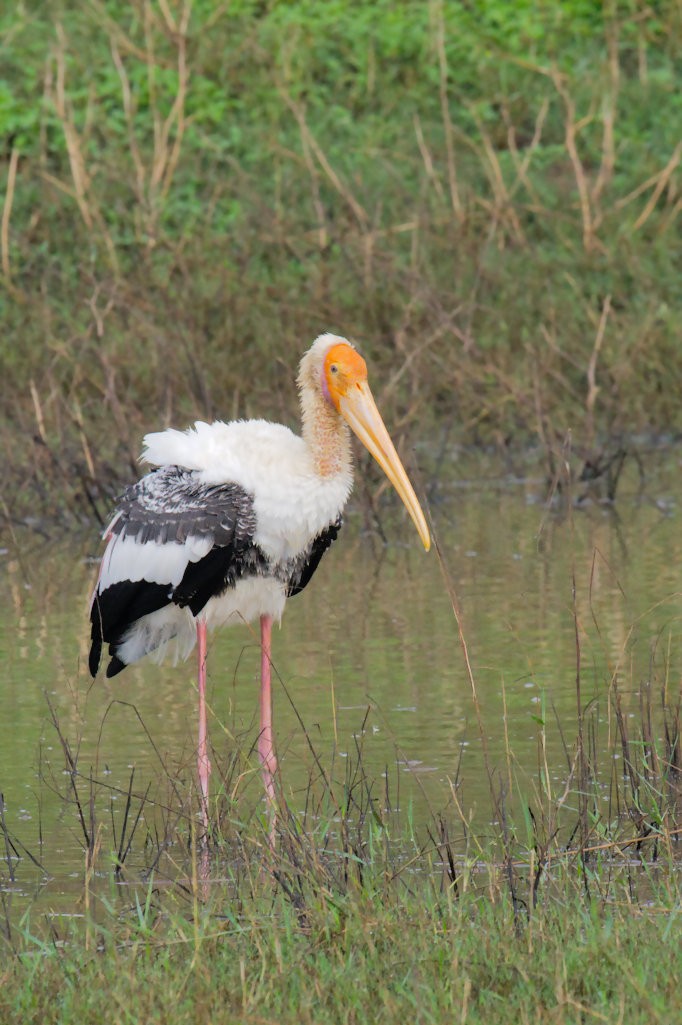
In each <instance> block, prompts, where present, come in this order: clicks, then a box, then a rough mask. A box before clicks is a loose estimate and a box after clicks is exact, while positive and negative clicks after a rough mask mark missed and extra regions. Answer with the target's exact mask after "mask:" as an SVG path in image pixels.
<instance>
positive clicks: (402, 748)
mask: <svg viewBox="0 0 682 1025" xmlns="http://www.w3.org/2000/svg"><path fill="white" fill-rule="evenodd" d="M679 467H680V454H679V452H672V453H668V454H666V455H663V456H657V457H656V459H655V461H654V460H653V459H652V461H651V463H650V465H648V467H647V472H648V479H647V483H646V490H645V491H644V492H643V493H640V491H639V490H638V483H639V480H638V475H637V473H636V472H632V470H631V471H630V473H629V474H628V475H626V480H625V483H624V485H623V487H622V489H621V491H620V493H619V496H618V503H617V506H616V509H615V510H613V509H611V508H609V507H606V506H603V505H600V504H598V503H596V502H591V501H587V502H584V503H582V504H581V505H580V506H579V507H577V506H576V505H575V504H574V503H573V504H571V505H569V506H568V507H566V506H564V507H562V506H560V505H556V506H547V504H546V503H545V497H546V495H545V487H544V484H543V482H542V481H541V480H540V479H538V478H532V477H512V476H500V475H499V474H496V473H495V471H494V470H493V469H491V468H490V467H489V466H488V465H487V464H486V463H485V462H484V461H482V460H481V461H479V462H477V463H476V464H474V465H473V466H467V465H464V464H463V463H462V462H461V461H460V462H459V463H454V464H453V465H452V467H451V473H452V480H451V482H450V483H449V484H447V483H444V484H441V486H440V487H439V489H438V491H437V493H435V494H434V496H433V502H432V511H433V517H434V522H435V525H436V530H437V535H438V543H439V548H440V551H441V553H442V556H443V562H444V565H445V568H446V572H447V575H448V576H449V578H450V580H451V582H452V586H453V587H454V589H455V592H456V597H457V600H458V602H459V606H460V608H461V623H462V630H463V635H464V638H465V640H466V645H467V649H468V656H469V659H470V664H471V671H472V677H473V682H474V686H475V689H476V695H477V698H478V701H479V703H480V716H481V723H482V732H483V736H484V738H485V746H486V747H487V750H488V759H489V763H490V766H491V767H492V769H493V771H494V774H495V777H496V778H497V779H500V780H506V779H509V780H510V783H511V789H512V790H513V791H514V792H515V793H517V794H520V795H521V797H522V796H523V793H524V788H528V789H530V788H532V786H533V785H534V782H533V781H534V780H535V778H536V776H537V770H538V765H539V762H542V763H544V761H545V759H546V763H547V768H548V770H549V774H550V777H551V779H552V780H553V781H554V784H555V785H556V786H557V787H560V786H561V785H562V781H563V780H565V779H566V776H567V773H568V765H569V763H570V758H571V752H572V750H573V744H574V740H575V736H576V676H577V668H578V653H579V661H580V687H581V698H582V704H583V707H585V706H586V705H587V704H588V702H591V701H594V702H597V705H596V707H597V709H598V715H597V718H596V722H597V724H598V726H599V728H598V732H597V736H596V739H595V743H596V745H597V746H599V745H601V746H602V747H603V750H604V752H605V753H606V756H605V759H604V764H603V766H602V771H603V772H604V779H605V798H604V799H605V800H607V799H608V793H607V791H608V786H607V783H608V777H609V774H610V772H611V768H612V766H611V759H612V758H614V757H615V758H618V757H619V755H618V751H617V745H614V743H613V741H614V738H613V736H612V729H613V724H612V719H611V718H610V717H609V701H608V695H609V682H610V681H611V680H612V679H613V678H614V677H615V678H616V679H617V680H618V683H619V686H620V688H621V691H622V693H623V695H624V698H625V701H626V714H627V715H629V716H631V717H635V718H636V716H637V715H638V708H639V703H638V702H639V698H638V692H639V687H640V685H641V683H642V681H644V680H647V679H652V680H653V681H654V684H655V687H659V686H663V685H665V686H668V687H669V688H673V689H674V688H677V689H678V690H679V681H680V675H681V672H680V670H681V669H682V649H681V645H680V640H681V638H682V625H681V618H680V617H681V612H682V600H681V596H680V593H679V592H680V589H681V588H680V570H679V567H680V565H681V564H682V559H681V549H682V530H681V529H680V527H681V522H680V520H681V517H682V513H681V511H680V510H681V508H682V487H681V485H680V473H679ZM405 519H406V518H404V517H402V516H401V514H400V512H399V510H398V508H397V502H396V501H391V502H390V503H387V512H386V517H385V520H384V521H383V523H382V529H383V531H384V533H385V535H386V536H387V537H388V538H389V539H390V543H389V544H388V545H387V546H384V545H382V544H381V543H380V540H379V538H378V535H377V534H376V533H374V534H371V533H368V532H366V531H364V530H363V529H362V528H363V519H362V517H361V516H360V514H359V513H358V512H353V510H351V512H350V513H349V515H348V516H347V521H346V526H345V527H344V530H343V532H342V534H341V536H340V538H339V541H338V542H337V543H336V544H335V546H334V547H333V548H332V550H331V551H330V553H329V554H328V555H327V556H326V557H325V559H324V560H323V562H322V564H321V567H320V569H319V571H318V573H317V575H316V576H315V578H314V580H313V582H312V583H311V584H310V586H309V587H308V588H307V589H306V590H305V591H304V592H303V593H302V594H301V595H300V596H297V597H296V598H294V599H292V600H291V601H290V602H289V604H288V607H287V610H286V613H285V616H284V620H283V623H282V629H281V630H280V631H277V630H276V631H275V634H274V646H273V658H274V665H275V669H276V673H277V675H278V677H279V680H278V682H276V683H275V684H274V696H275V697H274V700H275V725H276V737H277V747H278V752H279V759H280V768H281V773H282V781H283V787H284V792H285V794H286V796H287V798H288V800H289V802H290V804H291V806H292V807H293V808H299V807H301V806H302V805H303V803H304V802H305V799H306V793H307V786H308V781H309V779H310V777H311V775H312V776H314V775H315V774H316V772H317V766H316V759H319V764H320V765H321V766H322V768H323V769H324V771H325V772H326V773H328V774H331V775H332V776H334V777H335V778H340V779H343V775H344V760H348V759H352V760H355V759H357V757H358V751H361V759H362V764H363V767H364V771H365V772H366V773H367V774H368V775H369V776H371V777H374V778H375V779H376V780H377V781H378V782H377V791H376V792H378V791H379V790H380V788H381V787H382V786H387V787H388V791H389V800H390V803H391V807H392V808H393V809H394V810H397V809H400V810H401V811H402V812H403V813H404V814H405V815H409V816H410V819H411V820H413V821H414V822H415V823H416V825H417V826H419V824H420V823H424V822H426V821H428V820H429V819H430V817H431V815H432V813H433V811H434V810H437V809H439V808H441V807H444V806H445V805H447V804H448V803H449V802H450V800H451V795H452V786H453V785H454V783H455V781H457V783H458V790H457V793H458V798H459V800H460V802H461V806H462V811H463V813H464V814H465V815H466V816H471V817H472V818H473V820H475V821H477V822H479V823H480V824H483V825H485V824H486V823H487V822H489V821H490V818H491V815H492V813H491V810H490V808H491V801H490V796H489V783H488V777H487V774H486V771H485V766H484V757H483V746H484V745H483V743H482V739H481V735H480V733H479V722H478V714H477V708H476V704H475V702H474V699H473V693H472V682H471V679H470V677H469V674H468V671H467V667H466V663H465V658H464V653H463V649H462V645H461V643H460V639H459V634H458V628H457V622H456V619H455V617H454V615H453V609H452V602H451V596H450V594H449V592H448V586H447V584H446V580H445V575H444V572H443V571H442V569H441V566H440V564H439V559H438V556H437V553H436V552H435V551H434V550H432V552H431V553H429V554H428V555H427V554H426V553H424V552H423V551H422V550H420V546H419V542H418V539H417V538H416V536H414V535H413V532H412V530H411V527H410V524H409V523H406V522H405ZM5 544H6V546H7V547H6V548H5V549H3V554H2V555H1V556H0V573H1V574H2V581H3V587H2V590H1V597H0V601H1V602H2V615H1V616H0V659H1V664H2V674H1V675H0V707H1V708H2V724H1V727H0V729H1V740H2V742H1V745H0V791H1V792H2V794H3V795H4V818H5V826H6V830H7V833H8V834H9V836H10V837H11V838H13V840H14V841H15V843H18V844H22V845H24V846H25V849H27V850H28V851H30V852H31V854H32V855H33V856H34V857H35V858H36V859H37V860H38V861H39V862H40V864H41V866H42V868H41V869H38V868H37V867H36V866H35V865H32V864H31V863H30V861H29V860H28V859H27V858H26V857H24V858H22V859H21V860H19V861H16V859H10V860H12V863H13V865H14V879H10V878H9V873H8V867H7V865H8V861H7V857H6V855H7V848H5V863H4V864H3V861H2V859H1V858H0V889H4V890H5V892H6V893H7V892H9V893H13V894H15V895H17V894H18V895H19V896H20V897H22V898H25V899H29V898H31V899H33V898H34V897H35V895H36V894H39V900H40V901H41V902H46V903H47V904H49V906H51V907H57V906H59V904H60V900H61V899H63V898H64V899H68V897H69V894H71V893H73V892H75V890H76V889H77V888H78V887H80V886H81V884H82V877H83V865H84V855H83V845H82V832H81V827H80V825H79V822H78V818H77V815H76V811H75V809H74V807H73V805H71V804H68V803H66V802H65V800H64V795H65V794H68V791H69V775H68V773H67V772H66V771H65V757H64V753H63V750H62V747H61V742H60V739H59V737H58V734H57V731H56V729H55V728H54V726H53V724H52V721H51V712H50V706H52V708H53V709H54V712H55V714H56V716H57V717H58V719H59V723H60V729H61V732H62V735H63V736H64V737H65V738H66V740H67V741H68V743H69V744H70V746H71V750H72V753H73V755H74V757H75V756H76V755H77V759H78V767H79V771H80V772H81V773H84V774H85V775H86V777H87V775H88V774H89V773H90V772H92V775H93V777H94V778H95V779H96V780H98V781H99V782H100V783H102V784H103V785H104V786H106V787H110V788H111V790H110V792H109V793H110V797H111V801H112V808H115V805H114V803H113V802H116V801H118V802H119V806H120V803H121V802H123V801H124V800H125V797H124V793H121V792H120V791H123V792H124V791H126V790H127V788H128V785H129V781H130V775H131V771H132V770H133V769H134V773H135V775H134V790H135V792H137V793H144V792H145V790H146V789H147V787H150V788H151V793H152V795H154V794H156V793H158V790H159V788H160V787H162V786H163V781H164V780H166V779H167V777H168V776H169V775H171V776H173V777H175V776H178V775H179V776H183V775H184V777H186V778H191V777H192V772H193V766H194V743H195V728H196V707H195V702H196V690H195V675H194V670H195V666H194V662H193V661H192V660H190V661H189V662H188V663H186V664H184V665H181V666H178V667H175V668H173V667H167V666H162V667H159V666H155V665H145V666H140V667H134V668H131V669H129V670H127V671H126V672H125V673H123V674H121V675H120V676H118V677H116V678H115V679H114V680H105V679H103V678H102V679H98V680H97V681H96V682H94V683H93V682H92V681H91V680H90V678H89V676H88V673H87V633H88V630H87V625H86V624H87V608H88V601H89V595H90V591H91V588H92V584H93V580H94V576H95V574H96V556H97V554H98V551H99V546H98V537H97V532H96V531H95V530H94V529H93V530H92V531H90V532H88V533H87V535H84V536H81V537H79V538H77V539H73V538H72V539H70V540H68V541H63V542H61V543H59V544H57V543H45V542H41V541H38V540H36V537H35V535H31V534H29V532H28V531H26V532H23V533H19V534H16V535H15V536H14V537H13V539H12V540H11V541H7V540H6V541H5ZM574 581H575V599H574V596H573V582H574ZM576 638H577V639H576ZM258 672H259V651H258V646H257V637H256V636H255V635H252V634H251V633H250V632H249V630H248V629H247V628H245V627H241V628H235V629H231V630H225V631H222V632H221V633H219V634H217V635H214V636H213V638H212V640H211V642H210V648H209V700H210V704H211V708H212V712H213V718H212V720H211V722H210V736H211V742H212V745H213V749H214V753H213V760H214V765H215V764H218V763H220V761H221V759H222V760H227V759H228V758H229V756H230V753H231V752H233V751H234V750H235V748H236V747H239V748H240V749H241V750H242V751H244V752H247V753H248V751H249V748H250V746H251V745H252V744H253V743H255V740H256V735H257V714H258V713H257V698H258ZM557 723H560V724H561V729H559V727H558V725H557ZM599 724H601V725H599ZM610 731H611V733H610ZM562 733H563V736H562ZM311 747H312V748H314V752H315V755H313V752H312V750H311ZM251 767H252V771H251V770H249V769H248V766H247V767H246V772H247V775H248V773H249V772H251V775H252V778H253V782H252V790H253V793H254V801H258V799H259V792H258V791H257V788H258V786H259V780H258V772H257V763H256V759H255V758H253V757H252V758H251ZM384 777H386V781H385V782H382V781H383V780H384ZM86 791H87V787H86V788H85V791H84V792H86ZM168 799H169V800H171V801H172V795H171V797H170V798H168ZM98 800H99V801H100V805H102V798H101V797H100V798H98ZM108 800H109V797H107V798H106V799H105V801H104V805H103V808H104V811H103V812H102V811H101V810H100V817H101V818H102V819H103V822H102V829H103V834H102V835H103V845H104V847H106V844H107V830H108V829H109V825H108V823H107V812H106V809H107V802H108ZM0 842H1V838H0ZM18 853H21V848H20V847H18Z"/></svg>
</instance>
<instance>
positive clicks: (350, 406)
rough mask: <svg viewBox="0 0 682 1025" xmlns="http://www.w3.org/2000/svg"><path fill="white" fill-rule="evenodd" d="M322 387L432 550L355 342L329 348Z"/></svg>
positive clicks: (417, 505) (424, 543) (419, 510)
mask: <svg viewBox="0 0 682 1025" xmlns="http://www.w3.org/2000/svg"><path fill="white" fill-rule="evenodd" d="M322 390H323V392H324V393H325V396H326V398H327V399H328V400H329V401H330V402H331V403H332V405H333V406H334V408H335V409H336V411H337V412H338V413H339V415H340V416H342V417H343V419H344V420H345V421H346V423H347V424H348V426H349V427H350V429H351V430H352V431H353V433H354V434H355V435H356V437H358V438H359V439H360V441H361V442H362V444H363V445H364V446H365V448H366V449H367V450H368V451H369V452H370V453H371V455H372V456H374V458H375V459H376V461H377V463H378V464H379V466H380V467H381V469H382V470H383V471H384V473H385V474H386V476H387V477H388V479H389V480H390V482H391V484H392V485H393V487H394V488H395V489H396V491H397V492H398V494H399V496H400V498H401V499H402V501H403V504H404V505H405V507H406V509H407V511H408V512H409V514H410V516H411V517H412V520H413V522H414V525H415V527H416V528H417V531H418V533H419V536H420V537H421V539H422V543H423V545H424V548H426V550H427V551H428V550H429V548H430V546H431V537H430V535H429V529H428V527H427V525H426V519H425V517H424V513H423V512H422V510H421V507H420V505H419V502H418V500H417V496H416V495H415V493H414V489H413V488H412V485H411V484H410V481H409V478H408V476H407V474H406V472H405V468H404V467H403V465H402V463H401V461H400V458H399V456H398V453H397V452H396V450H395V447H394V445H393V442H392V441H391V439H390V437H389V434H388V431H387V430H386V427H385V425H384V422H383V420H382V419H381V415H380V413H379V410H378V409H377V407H376V403H375V402H374V398H373V396H372V392H371V390H370V387H369V382H368V381H367V364H366V363H365V361H364V359H363V358H362V356H361V355H360V353H359V352H357V351H356V350H355V349H354V348H353V347H352V346H351V345H348V344H346V343H343V342H341V343H339V344H338V345H332V347H331V348H330V349H329V352H328V353H327V354H326V356H325V359H324V366H323V370H322Z"/></svg>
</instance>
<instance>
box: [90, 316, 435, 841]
mask: <svg viewBox="0 0 682 1025" xmlns="http://www.w3.org/2000/svg"><path fill="white" fill-rule="evenodd" d="M298 388H299V395H300V405H301V419H302V433H301V435H300V436H298V435H296V434H294V433H293V432H292V431H290V430H289V428H287V427H284V426H283V425H281V424H276V423H270V422H268V421H266V420H236V421H233V422H231V423H222V422H220V421H218V422H215V423H211V424H208V423H203V422H201V421H197V422H196V423H195V424H194V427H193V428H189V429H188V430H186V431H178V430H173V429H168V430H165V431H160V432H157V433H153V434H147V435H146V437H145V439H144V449H143V452H142V457H141V459H142V461H144V462H147V463H149V464H151V466H152V467H153V469H152V470H151V471H150V472H149V473H148V474H147V475H146V476H144V477H142V479H141V480H139V481H138V482H137V483H136V484H133V485H131V486H130V487H128V488H127V489H126V490H125V491H124V492H123V494H122V495H121V496H120V498H119V499H118V505H117V508H116V511H115V512H114V515H113V518H112V520H111V522H110V523H109V525H108V526H107V528H106V530H105V532H104V539H105V540H106V542H107V544H106V549H105V552H104V555H103V557H102V561H101V565H100V570H99V577H98V580H97V584H96V587H95V591H94V594H93V596H92V604H91V611H90V619H91V627H92V629H91V640H92V645H91V649H90V658H89V668H90V672H91V674H92V676H93V677H94V676H96V674H97V671H98V668H99V665H100V660H101V655H102V645H103V644H104V643H106V644H108V646H109V649H108V650H109V656H110V661H109V664H108V666H107V670H106V675H107V676H108V677H112V676H116V674H117V673H120V672H121V670H123V669H125V667H126V666H128V665H131V663H134V662H137V661H139V660H140V659H141V658H143V657H145V656H150V657H151V658H152V659H154V660H156V661H161V659H163V658H164V657H167V656H168V657H171V658H173V659H174V660H175V661H177V660H179V659H185V658H187V657H188V655H189V654H190V652H191V651H192V649H193V648H194V646H195V643H196V646H197V651H198V693H199V741H198V750H197V767H198V776H199V783H200V789H201V801H202V814H203V821H204V825H205V826H206V827H208V792H209V776H210V772H211V765H210V761H209V758H208V751H207V726H206V636H207V630H209V629H213V628H215V627H218V626H223V625H230V624H235V623H249V622H253V621H255V620H256V619H260V639H261V687H260V732H259V736H258V754H259V759H260V763H261V769H262V774H263V782H264V786H265V793H266V796H267V799H268V803H269V805H270V807H274V802H275V784H274V778H275V772H276V769H277V761H276V757H275V749H274V741H273V729H272V698H271V672H270V670H271V634H272V624H273V622H274V621H280V620H281V616H282V612H283V610H284V604H285V602H286V599H287V598H290V597H292V596H293V595H296V594H298V593H299V592H300V591H302V590H303V588H304V587H306V585H307V584H308V583H309V582H310V579H311V577H312V575H313V573H314V572H315V570H316V569H317V567H318V565H319V562H320V559H321V558H322V556H323V555H324V553H325V552H326V551H327V549H328V548H329V546H330V545H331V543H332V542H333V541H334V540H335V539H336V537H337V534H338V531H339V528H340V527H341V513H342V510H343V508H344V506H345V505H346V502H347V500H348V496H349V494H350V491H351V487H352V483H353V467H352V452H351V440H350V431H349V429H348V428H349V427H350V429H351V430H352V431H353V432H354V433H355V434H356V435H357V437H358V438H359V439H360V441H361V442H362V443H363V444H364V445H365V446H366V448H367V449H368V450H369V452H370V453H371V454H372V455H373V456H374V458H375V459H376V461H377V462H378V463H379V465H380V466H381V468H382V470H383V471H384V473H385V474H386V476H387V477H388V479H389V480H390V482H391V483H392V484H393V486H394V488H395V489H396V491H397V492H398V494H399V495H400V497H401V499H402V500H403V502H404V504H405V506H406V508H407V511H408V512H409V514H410V516H411V517H412V520H413V522H414V525H415V526H416V528H417V531H418V533H419V536H420V538H421V540H422V542H423V544H424V547H425V548H426V549H427V550H428V549H429V547H430V544H431V541H430V536H429V530H428V527H427V525H426V520H425V519H424V514H423V512H422V510H421V508H420V505H419V502H418V501H417V497H416V495H415V493H414V490H413V488H412V485H411V484H410V481H409V479H408V477H407V474H406V472H405V470H404V468H403V466H402V463H401V462H400V459H399V457H398V454H397V452H396V450H395V448H394V446H393V443H392V441H391V439H390V437H389V435H388V432H387V430H386V428H385V426H384V423H383V421H382V419H381V416H380V414H379V411H378V410H377V407H376V404H375V402H374V399H373V397H372V393H371V391H370V387H369V384H368V381H367V366H366V364H365V361H364V359H363V358H362V356H361V355H360V353H359V352H358V351H357V350H356V349H355V347H354V346H353V345H352V344H351V343H350V342H348V341H347V340H346V339H345V338H341V337H339V336H337V335H333V334H323V335H321V336H320V337H319V338H317V339H316V341H315V342H314V343H313V345H312V346H311V348H310V349H309V350H308V351H307V352H306V353H305V355H304V356H303V358H302V360H301V363H300V367H299V374H298Z"/></svg>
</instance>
